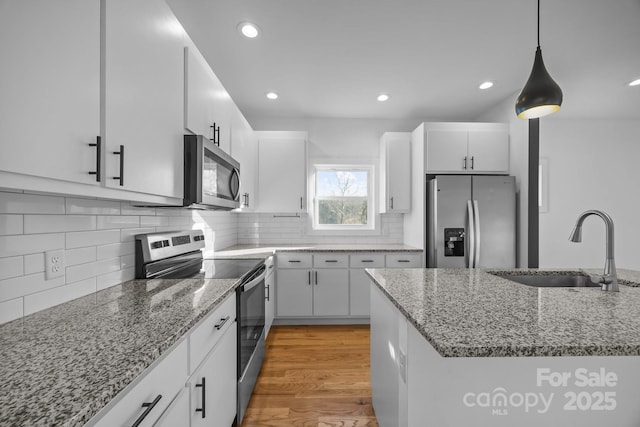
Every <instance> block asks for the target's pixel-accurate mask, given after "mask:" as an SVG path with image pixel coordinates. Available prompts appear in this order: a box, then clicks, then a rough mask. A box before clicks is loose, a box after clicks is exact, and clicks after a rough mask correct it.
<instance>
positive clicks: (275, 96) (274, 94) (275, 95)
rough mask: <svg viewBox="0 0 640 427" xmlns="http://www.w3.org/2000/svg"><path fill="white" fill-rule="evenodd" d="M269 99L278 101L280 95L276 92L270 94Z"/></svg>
mask: <svg viewBox="0 0 640 427" xmlns="http://www.w3.org/2000/svg"><path fill="white" fill-rule="evenodd" d="M267 98H269V99H278V94H277V93H275V92H269V93H268V94H267Z"/></svg>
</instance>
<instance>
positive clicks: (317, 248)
mask: <svg viewBox="0 0 640 427" xmlns="http://www.w3.org/2000/svg"><path fill="white" fill-rule="evenodd" d="M276 252H417V253H421V252H422V249H417V248H415V247H413V246H407V245H401V244H357V243H354V244H348V245H346V244H340V245H335V244H317V243H310V244H256V245H235V246H231V247H229V248H226V249H224V250H220V251H215V253H214V254H213V255H214V256H215V257H216V258H242V257H247V256H251V257H255V256H259V257H264V258H266V257H268V256H270V255H273V254H274V253H276Z"/></svg>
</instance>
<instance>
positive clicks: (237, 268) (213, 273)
mask: <svg viewBox="0 0 640 427" xmlns="http://www.w3.org/2000/svg"><path fill="white" fill-rule="evenodd" d="M261 263H263V260H262V259H205V260H204V261H203V262H202V272H203V273H204V278H205V279H239V278H240V277H242V276H243V275H245V274H246V273H248V272H249V271H251V270H253V268H254V267H255V266H257V265H258V264H261Z"/></svg>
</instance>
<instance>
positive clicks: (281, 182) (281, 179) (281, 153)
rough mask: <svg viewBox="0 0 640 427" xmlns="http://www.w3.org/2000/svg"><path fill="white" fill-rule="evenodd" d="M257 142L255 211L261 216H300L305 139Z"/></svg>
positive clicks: (304, 181) (303, 203) (303, 201)
mask: <svg viewBox="0 0 640 427" xmlns="http://www.w3.org/2000/svg"><path fill="white" fill-rule="evenodd" d="M260 134H261V136H259V139H258V192H259V197H258V209H259V210H260V211H262V212H283V213H286V212H300V211H303V210H305V208H306V184H307V176H306V173H307V172H306V171H307V167H306V139H305V138H302V137H293V138H291V137H287V136H286V135H285V136H280V137H272V136H264V134H268V132H261V133H260Z"/></svg>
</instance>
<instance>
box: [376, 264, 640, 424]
mask: <svg viewBox="0 0 640 427" xmlns="http://www.w3.org/2000/svg"><path fill="white" fill-rule="evenodd" d="M367 272H368V274H369V276H370V277H371V279H372V281H373V284H372V292H371V313H372V315H371V346H372V349H371V372H372V378H371V380H372V388H373V401H374V408H375V410H376V415H377V417H378V420H379V423H380V425H381V426H382V427H385V426H407V425H408V426H438V427H440V426H462V425H478V426H488V425H491V426H514V425H518V426H539V425H550V426H560V425H583V426H596V425H603V424H606V423H610V422H614V421H615V423H616V425H621V426H629V427H630V426H637V425H640V407H639V406H638V405H637V404H636V402H635V400H636V396H635V391H636V390H638V387H639V386H638V384H640V357H639V356H640V316H638V307H640V289H634V287H633V286H634V285H637V283H640V274H639V273H637V272H634V271H629V270H620V271H619V274H618V277H619V280H620V283H621V284H623V285H622V286H620V288H621V290H620V292H619V293H612V292H603V291H601V290H600V289H599V288H537V287H529V286H525V285H522V284H519V283H515V282H512V281H509V280H507V279H504V278H502V277H498V276H496V275H492V274H489V273H488V272H487V271H484V270H479V269H404V270H397V269H396V270H382V269H371V270H367ZM596 272H597V271H594V270H589V271H587V273H596ZM530 273H531V274H545V272H544V271H539V270H536V271H531V272H530Z"/></svg>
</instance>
